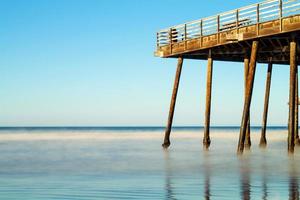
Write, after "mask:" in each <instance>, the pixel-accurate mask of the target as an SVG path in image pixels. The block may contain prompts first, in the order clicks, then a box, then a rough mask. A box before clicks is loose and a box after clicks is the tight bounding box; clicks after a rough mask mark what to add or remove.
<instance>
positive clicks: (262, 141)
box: [259, 59, 273, 148]
mask: <svg viewBox="0 0 300 200" xmlns="http://www.w3.org/2000/svg"><path fill="white" fill-rule="evenodd" d="M272 69H273V64H272V60H271V59H270V62H269V64H268V72H267V80H266V93H265V103H264V113H263V121H262V129H261V136H260V142H259V147H261V148H264V147H266V146H267V139H266V127H267V119H268V110H269V97H270V88H271V78H272Z"/></svg>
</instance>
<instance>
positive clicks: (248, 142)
mask: <svg viewBox="0 0 300 200" xmlns="http://www.w3.org/2000/svg"><path fill="white" fill-rule="evenodd" d="M248 74H249V57H248V55H246V56H245V58H244V76H245V78H244V80H245V99H246V91H247V77H248ZM250 147H251V137H250V112H249V116H248V123H247V130H246V138H245V148H246V149H250Z"/></svg>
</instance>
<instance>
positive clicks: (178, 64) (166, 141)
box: [162, 57, 183, 149]
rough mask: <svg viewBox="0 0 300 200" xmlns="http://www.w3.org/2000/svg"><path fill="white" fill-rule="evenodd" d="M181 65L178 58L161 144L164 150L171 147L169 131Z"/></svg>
mask: <svg viewBox="0 0 300 200" xmlns="http://www.w3.org/2000/svg"><path fill="white" fill-rule="evenodd" d="M182 65H183V58H182V57H179V58H178V63H177V71H176V76H175V81H174V86H173V93H172V98H171V104H170V110H169V117H168V124H167V127H166V131H165V138H164V143H163V144H162V146H163V147H164V148H165V149H166V148H168V147H169V146H170V145H171V142H170V134H171V129H172V123H173V116H174V110H175V104H176V99H177V93H178V88H179V81H180V76H181V70H182Z"/></svg>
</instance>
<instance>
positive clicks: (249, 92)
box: [237, 40, 259, 154]
mask: <svg viewBox="0 0 300 200" xmlns="http://www.w3.org/2000/svg"><path fill="white" fill-rule="evenodd" d="M258 45H259V42H258V41H256V40H255V41H253V42H252V49H251V57H250V64H249V74H248V77H247V86H246V88H247V90H246V98H245V102H244V109H243V117H242V122H241V129H240V136H239V143H238V148H237V153H239V154H240V153H243V151H244V143H245V138H246V129H247V124H248V118H249V111H250V105H251V99H252V91H253V83H254V77H255V70H256V58H257V51H258Z"/></svg>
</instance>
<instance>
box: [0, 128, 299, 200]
mask: <svg viewBox="0 0 300 200" xmlns="http://www.w3.org/2000/svg"><path fill="white" fill-rule="evenodd" d="M259 132H260V130H259V129H254V130H252V135H253V137H252V138H253V140H252V144H253V146H252V150H251V151H250V152H247V153H246V154H245V155H243V156H240V157H239V156H237V155H236V147H237V141H238V134H239V129H237V128H217V129H212V133H211V139H212V144H211V148H210V151H209V152H205V151H203V150H202V134H203V130H202V129H176V130H175V131H174V132H173V134H172V138H173V140H172V145H171V148H170V149H169V150H168V151H164V150H163V149H162V148H161V146H160V145H161V142H162V139H163V129H159V128H158V129H151V128H129V129H126V128H123V129H120V128H116V129H113V128H112V129H101V128H100V129H97V128H92V129H89V128H83V129H82V128H81V129H76V128H69V129H55V128H51V129H46V128H45V129H43V128H39V129H0V152H1V154H0V155H1V156H0V199H30V200H33V199H76V200H79V199H222V200H223V199H228V200H232V199H271V200H274V199H275V200H276V199H299V171H300V149H296V151H295V155H294V156H288V155H287V147H286V140H287V131H286V130H285V129H283V128H282V129H280V128H279V129H278V128H273V129H269V130H268V132H267V137H268V147H267V149H265V150H261V149H259V148H258V143H259Z"/></svg>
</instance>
